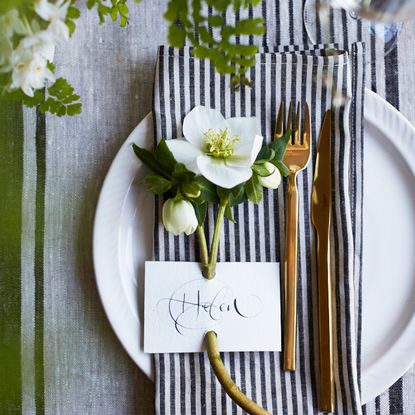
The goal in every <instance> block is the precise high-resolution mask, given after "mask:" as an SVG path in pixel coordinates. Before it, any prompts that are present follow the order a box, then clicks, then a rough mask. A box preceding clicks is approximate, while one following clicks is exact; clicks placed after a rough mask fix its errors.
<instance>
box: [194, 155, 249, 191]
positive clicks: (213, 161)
mask: <svg viewBox="0 0 415 415" xmlns="http://www.w3.org/2000/svg"><path fill="white" fill-rule="evenodd" d="M197 166H198V167H199V170H200V173H201V174H202V175H203V176H204V177H205V178H206V179H208V180H209V181H211V182H212V183H214V184H216V185H218V186H220V187H223V188H225V189H231V188H232V187H235V186H236V185H238V184H240V183H243V182H246V181H247V180H249V179H250V178H251V176H252V170H251V168H250V167H233V166H229V165H228V164H226V163H225V160H224V159H219V158H214V157H209V156H205V155H201V156H199V157H198V158H197Z"/></svg>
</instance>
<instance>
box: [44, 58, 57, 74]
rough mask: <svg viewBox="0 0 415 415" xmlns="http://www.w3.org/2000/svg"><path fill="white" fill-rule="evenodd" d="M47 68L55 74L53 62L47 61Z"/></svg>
mask: <svg viewBox="0 0 415 415" xmlns="http://www.w3.org/2000/svg"><path fill="white" fill-rule="evenodd" d="M46 66H47V68H48V69H49V70H50V71H51V72H53V73H55V70H56V66H55V64H54V63H53V62H51V61H48V63H47V65H46Z"/></svg>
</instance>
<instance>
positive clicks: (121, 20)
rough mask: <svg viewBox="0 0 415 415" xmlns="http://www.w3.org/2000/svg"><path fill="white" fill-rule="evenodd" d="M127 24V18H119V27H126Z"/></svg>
mask: <svg viewBox="0 0 415 415" xmlns="http://www.w3.org/2000/svg"><path fill="white" fill-rule="evenodd" d="M127 24H128V19H127V17H125V16H123V15H121V17H120V27H126V26H127Z"/></svg>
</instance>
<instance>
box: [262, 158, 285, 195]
mask: <svg viewBox="0 0 415 415" xmlns="http://www.w3.org/2000/svg"><path fill="white" fill-rule="evenodd" d="M264 167H265V168H266V169H267V170H268V172H269V173H270V175H269V176H265V177H261V176H258V180H259V183H260V184H261V185H262V186H264V187H266V188H268V189H273V190H275V189H277V188H278V186H279V185H280V184H281V179H282V178H281V173H280V171H279V170H278V169H277V168H276V167H275V166H274V165H273V164H272V163H270V162H269V161H267V162H266V163H265V164H264Z"/></svg>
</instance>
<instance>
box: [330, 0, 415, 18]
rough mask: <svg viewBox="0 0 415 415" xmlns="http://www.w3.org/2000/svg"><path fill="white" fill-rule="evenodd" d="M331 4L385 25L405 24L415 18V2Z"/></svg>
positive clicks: (337, 1) (366, 0) (347, 0)
mask: <svg viewBox="0 0 415 415" xmlns="http://www.w3.org/2000/svg"><path fill="white" fill-rule="evenodd" d="M330 4H331V6H332V7H343V8H344V9H346V10H349V11H352V12H354V13H356V14H358V15H360V16H361V17H364V18H367V19H370V20H374V21H378V22H383V23H397V22H403V21H404V20H408V19H411V18H412V17H414V16H415V0H331V1H330Z"/></svg>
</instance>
